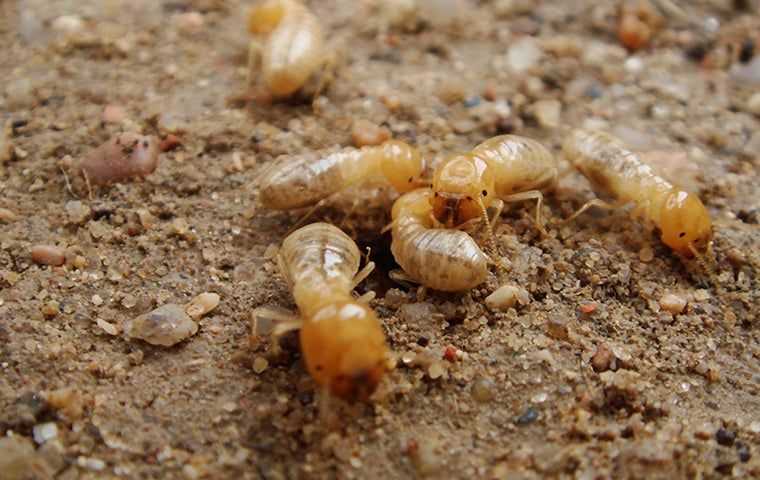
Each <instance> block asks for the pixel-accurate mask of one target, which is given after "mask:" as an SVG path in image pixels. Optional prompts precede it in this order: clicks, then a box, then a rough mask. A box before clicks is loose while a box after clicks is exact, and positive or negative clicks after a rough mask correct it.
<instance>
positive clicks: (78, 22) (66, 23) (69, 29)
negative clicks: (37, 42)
mask: <svg viewBox="0 0 760 480" xmlns="http://www.w3.org/2000/svg"><path fill="white" fill-rule="evenodd" d="M50 26H51V27H52V28H53V30H55V31H56V32H61V33H77V32H80V31H82V29H83V28H84V21H82V18H81V17H79V16H78V15H61V16H60V17H58V18H56V19H55V20H53V21H52V22H51V23H50Z"/></svg>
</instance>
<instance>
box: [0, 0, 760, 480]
mask: <svg viewBox="0 0 760 480" xmlns="http://www.w3.org/2000/svg"><path fill="white" fill-rule="evenodd" d="M380 3H382V2H380ZM403 3H406V2H387V4H384V5H383V7H381V8H380V9H379V10H378V9H375V10H373V9H372V6H371V4H370V2H354V1H350V0H330V1H324V2H316V1H313V2H310V5H311V6H312V7H313V10H314V12H315V13H316V14H317V15H318V17H319V18H320V19H321V21H322V22H323V25H324V27H325V30H326V32H327V34H328V38H329V40H330V42H331V44H332V45H333V48H334V51H335V52H339V55H337V56H336V57H337V61H336V63H335V65H336V67H335V80H334V81H333V82H332V83H331V84H330V86H329V88H328V89H327V90H326V91H325V92H324V95H323V96H321V97H320V98H318V99H317V100H316V102H315V106H314V107H312V105H311V104H310V103H309V102H308V101H297V100H294V101H291V102H285V103H275V104H272V105H266V104H259V103H256V102H254V101H250V99H247V98H246V96H245V95H241V93H242V92H244V91H245V88H244V82H245V70H246V69H245V62H246V51H247V42H248V38H247V34H246V31H245V28H244V20H245V17H244V12H245V7H246V5H245V4H244V3H243V2H239V1H237V0H231V1H222V0H179V1H169V0H162V1H152V0H133V1H126V0H124V1H117V0H86V1H85V0H70V1H66V0H46V1H44V0H19V1H13V0H0V13H1V14H2V15H0V40H2V46H3V48H2V50H0V124H2V125H5V126H6V128H5V130H4V133H3V134H0V193H1V195H0V207H2V208H4V209H6V210H5V211H2V217H1V218H0V372H1V373H0V433H3V434H4V435H5V436H6V437H9V438H5V439H0V441H2V442H4V443H3V444H2V446H3V448H0V465H4V466H5V468H6V469H5V470H4V471H0V478H3V479H4V478H27V477H28V478H50V477H55V478H64V479H75V478H163V479H169V478H272V479H278V478H408V477H414V476H433V477H439V478H489V477H493V478H541V477H567V478H583V479H594V478H719V477H723V476H734V477H740V478H750V477H754V478H760V400H759V398H760V396H759V395H760V368H759V367H758V365H760V363H759V362H760V344H759V343H758V339H759V334H758V321H757V307H758V301H760V294H759V293H758V265H759V264H760V257H759V252H760V231H759V230H758V222H760V213H759V212H760V183H759V182H758V166H760V157H759V156H758V155H759V153H758V152H760V118H759V117H758V115H760V105H757V104H758V100H760V98H758V99H756V100H755V102H754V105H755V106H753V102H752V101H751V98H752V95H753V93H754V94H757V92H758V91H760V90H759V87H758V86H757V84H755V85H754V86H753V85H752V84H750V83H749V82H748V79H747V70H746V69H747V68H749V67H747V65H752V63H751V61H752V58H753V54H754V52H753V51H752V49H751V48H749V47H747V45H748V40H750V39H752V38H753V35H754V36H755V37H754V38H755V41H757V40H758V39H757V32H758V31H760V17H758V15H757V12H758V8H760V6H758V3H757V2H753V1H752V0H749V1H729V0H725V1H721V0H710V1H708V0H695V1H691V2H687V1H683V2H679V1H678V0H672V1H658V2H655V3H657V4H662V5H664V6H665V9H664V10H659V9H658V10H657V12H658V14H659V15H661V17H662V20H663V22H662V26H661V27H659V30H657V31H656V33H655V35H654V38H653V39H652V41H651V44H650V45H649V46H646V47H644V48H642V49H641V50H639V51H637V52H635V53H632V52H627V51H626V50H625V49H624V48H623V47H622V46H621V45H620V43H619V40H618V38H617V11H618V10H617V4H618V2H612V1H603V2H599V1H592V0H572V1H570V0H568V1H562V2H559V1H556V2H552V1H542V2H523V1H520V0H514V1H503V0H499V1H497V0H494V1H480V2H476V1H469V0H452V1H441V0H436V1H431V2H430V5H432V7H430V5H428V6H427V7H426V8H425V9H423V11H422V12H420V13H419V15H418V16H417V17H409V18H407V19H405V20H406V21H403V22H397V21H395V20H394V18H393V15H390V13H392V11H394V9H398V8H401V7H400V5H401V4H403ZM436 5H438V6H440V5H443V7H442V8H435V7H436ZM389 10H390V11H389ZM189 12H198V13H199V14H200V16H198V15H195V14H192V13H191V14H190V15H188V13H189ZM61 16H68V17H63V19H61ZM748 57H749V58H748ZM755 58H757V57H755ZM755 74H756V75H757V72H755ZM558 105H559V106H560V107H561V112H560V115H559V117H558V118H555V117H556V115H555V114H556V107H557V106H558ZM106 107H108V109H107V110H108V114H107V115H105V116H104V110H106ZM753 111H754V113H753ZM360 119H361V120H368V121H370V122H372V123H374V124H377V125H381V124H382V125H385V126H387V128H388V129H389V130H390V131H391V132H392V134H393V136H394V137H396V138H400V139H403V140H406V141H409V142H410V143H413V144H416V145H418V146H419V148H420V149H421V150H422V151H423V152H424V154H425V157H426V158H427V159H428V160H429V161H430V162H431V163H435V162H436V161H439V160H440V159H441V158H443V157H444V156H446V155H448V154H450V153H451V152H456V151H465V150H468V149H470V148H472V147H473V146H474V145H475V144H477V143H478V142H480V141H482V140H484V139H486V138H488V137H490V136H492V135H495V134H498V133H505V132H514V133H518V134H523V135H527V136H531V137H534V138H537V139H539V140H541V141H542V142H544V143H545V144H546V145H547V146H548V147H550V148H551V149H552V150H553V151H554V152H556V153H557V155H558V156H559V155H560V154H559V148H558V147H559V145H560V143H561V140H562V137H563V132H564V131H565V127H568V126H580V125H585V126H587V127H592V128H600V129H606V130H609V131H612V132H614V133H616V134H617V135H619V136H621V137H622V138H624V139H625V140H626V141H627V142H628V143H629V144H631V145H632V146H633V147H635V148H638V149H640V150H642V151H647V152H650V153H651V152H654V154H651V155H650V157H651V158H659V159H660V160H661V162H660V163H665V164H666V165H665V167H666V169H670V171H671V174H673V173H674V174H675V175H676V176H677V178H678V180H679V181H681V182H682V183H684V184H686V185H688V186H689V187H690V188H693V189H695V190H696V191H697V192H698V193H699V195H700V197H701V198H702V199H703V201H704V202H705V204H706V205H707V207H708V208H709V210H710V212H711V214H712V216H713V220H714V224H715V244H714V252H715V257H716V258H715V263H714V264H713V269H714V278H713V279H712V280H711V279H710V278H709V276H707V275H705V274H704V273H703V272H701V271H700V269H699V267H698V265H695V264H694V262H691V263H689V262H682V261H681V260H680V259H679V258H677V257H676V256H675V255H673V254H672V253H671V252H670V251H669V250H668V249H667V248H666V247H665V246H664V245H662V244H661V243H660V242H659V239H658V236H657V235H656V233H654V232H651V231H650V230H648V229H647V228H645V227H644V226H642V225H640V224H638V223H636V222H633V221H631V220H629V218H628V217H627V216H626V213H625V212H615V213H608V212H597V213H590V214H587V215H584V216H583V217H581V218H580V219H579V220H578V221H576V222H574V223H571V224H567V225H563V226H561V227H560V226H558V225H556V224H554V223H552V224H550V226H549V234H548V236H547V237H546V238H541V237H540V236H539V235H538V234H537V232H536V229H535V228H534V226H533V224H532V223H531V220H530V216H531V214H532V212H533V208H534V207H533V204H531V203H526V204H524V205H522V204H517V205H514V206H510V208H509V210H508V211H507V212H506V213H505V214H504V215H503V221H502V222H500V223H499V225H498V228H497V235H498V238H499V244H500V249H501V251H502V252H503V253H504V256H505V257H506V258H508V259H509V261H510V262H511V268H510V270H509V272H508V274H507V275H506V276H505V278H503V279H498V278H497V277H496V275H495V274H493V275H491V277H490V278H489V280H488V281H487V283H485V284H484V285H482V286H481V287H480V288H477V289H475V290H473V291H471V292H467V293H465V294H462V295H453V294H440V293H436V292H427V294H426V295H425V296H424V297H423V296H422V295H419V293H420V292H418V291H417V289H416V288H413V287H411V288H408V287H407V286H403V285H398V284H394V283H392V282H391V281H389V280H388V279H387V274H388V271H389V270H391V269H393V268H396V267H395V266H394V264H393V259H392V257H391V256H390V254H389V253H388V243H389V238H388V237H387V235H386V236H381V235H380V234H379V233H378V232H379V230H380V228H381V227H382V226H383V225H384V223H385V222H386V221H387V218H386V217H384V215H387V211H388V209H389V206H390V205H389V203H388V202H387V201H386V202H379V207H378V208H375V209H374V210H372V211H371V212H369V211H364V209H365V208H369V207H368V206H367V205H369V204H368V203H366V204H365V203H364V200H362V202H361V203H360V204H359V207H358V209H359V210H356V209H355V210H354V211H353V213H351V214H349V215H348V216H347V218H346V213H345V211H346V210H345V208H344V207H343V206H341V205H337V206H333V207H331V208H325V209H323V210H321V211H319V212H318V213H317V214H316V216H315V220H316V219H322V220H325V219H327V220H331V221H335V222H336V223H338V224H339V225H342V226H344V228H345V229H346V230H347V231H348V232H350V233H352V234H354V235H356V236H357V239H358V241H359V243H360V244H361V245H362V246H371V247H373V258H374V259H375V261H376V262H378V264H379V266H380V268H379V269H378V271H377V273H376V274H375V275H373V277H371V278H370V279H369V281H368V282H366V283H365V284H364V285H362V286H361V287H360V288H359V290H360V292H364V291H366V290H368V289H374V290H375V291H377V293H378V299H377V300H376V301H374V302H373V304H372V305H373V306H374V307H375V309H376V311H377V312H378V314H379V316H380V317H381V318H382V321H383V326H384V329H385V331H386V333H387V335H388V339H389V343H390V345H391V348H392V350H393V351H394V352H395V353H396V354H397V356H398V366H397V368H396V369H395V370H394V371H393V372H391V373H390V374H389V375H388V376H387V381H386V382H385V383H384V384H383V385H382V387H381V389H380V391H379V392H378V393H377V399H376V400H375V401H374V402H373V403H371V404H368V405H364V404H359V405H341V404H340V403H339V402H337V401H333V402H331V403H330V404H329V405H328V407H327V413H326V414H323V415H321V414H320V403H319V399H318V395H316V394H315V388H314V384H313V382H312V380H311V379H310V377H309V376H308V374H307V372H306V371H305V369H304V366H303V364H302V362H301V360H300V354H299V350H298V347H297V342H296V341H295V337H293V338H292V339H286V340H285V344H286V345H285V354H283V355H280V356H277V357H272V356H271V355H270V354H269V353H268V341H267V339H266V338H265V337H263V336H257V335H253V334H252V332H251V321H250V320H251V312H252V311H253V309H254V308H256V307H259V306H270V307H279V308H283V309H286V310H291V311H292V310H293V309H294V305H293V303H292V299H291V296H290V292H289V291H288V289H287V286H286V284H285V283H284V281H283V279H282V277H281V276H280V275H279V273H278V272H277V268H276V262H275V260H274V256H275V254H276V248H277V246H278V245H279V244H280V242H281V241H282V239H283V237H284V235H285V234H286V232H287V231H288V230H289V229H290V227H291V226H292V225H293V224H294V222H295V221H296V220H297V219H298V217H299V216H300V213H299V212H296V213H281V212H272V211H266V210H265V209H263V208H261V207H260V206H258V205H257V204H256V191H257V184H256V179H257V176H258V175H259V174H260V173H261V171H262V169H263V168H265V167H266V166H267V165H268V164H269V163H270V162H271V161H272V160H273V159H274V158H276V157H278V156H279V155H283V154H288V155H291V154H292V155H295V154H301V153H304V152H310V151H317V150H322V149H326V148H331V147H334V146H336V145H340V146H348V145H351V128H352V125H353V122H354V121H357V120H360ZM105 120H107V121H105ZM122 131H142V132H144V133H151V134H159V135H160V136H161V137H162V138H165V137H166V136H167V135H169V134H170V133H171V134H173V135H175V136H176V137H177V139H178V140H179V142H180V145H179V147H178V148H176V149H173V150H171V151H167V152H165V153H163V154H162V155H161V163H160V165H159V167H158V169H157V171H156V172H155V173H153V174H152V175H149V176H148V177H147V179H145V181H135V182H127V183H123V184H117V185H113V186H111V187H100V188H96V189H95V190H94V191H93V196H92V199H89V198H88V197H87V195H86V193H84V195H83V196H82V197H81V198H77V197H75V196H74V195H72V193H70V192H69V190H68V189H67V187H66V182H65V177H64V175H63V173H62V172H63V171H66V169H67V168H68V167H70V166H71V165H72V163H73V162H75V161H76V160H77V159H79V158H81V157H82V155H84V154H86V153H87V152H88V151H90V150H91V149H93V148H94V147H96V146H98V145H100V144H102V143H103V142H105V141H106V140H108V139H109V138H110V137H111V136H112V135H115V134H117V133H119V132H122ZM663 159H664V162H663V161H662V160H663ZM562 166H563V167H565V166H566V164H565V163H564V162H563V163H562ZM74 193H78V194H79V195H82V192H81V191H79V192H77V191H76V190H74ZM365 194H366V192H364V193H363V192H361V191H359V192H353V193H352V194H351V195H350V196H349V197H348V199H347V200H346V199H345V198H344V201H345V202H346V203H351V200H352V199H353V198H363V197H361V196H360V195H365ZM592 195H593V194H592V193H591V190H590V188H589V185H588V183H587V182H586V181H585V180H584V179H583V178H582V177H580V176H579V175H578V174H576V173H569V174H567V175H565V176H564V177H563V178H562V179H561V182H560V188H559V189H558V191H557V192H555V194H554V195H550V196H549V197H548V199H547V202H546V205H545V211H544V214H545V215H546V216H547V217H548V218H551V219H558V218H563V217H566V216H568V215H569V214H570V213H571V212H573V211H574V210H575V209H576V208H578V207H579V206H580V205H582V204H583V203H584V202H585V201H587V200H588V199H590V198H592ZM372 198H380V197H372ZM35 245H57V246H60V247H62V248H63V249H65V257H66V264H65V265H63V266H60V267H49V266H44V265H38V264H36V263H34V262H33V261H32V259H31V250H32V247H33V246H35ZM502 282H504V283H514V284H518V285H521V286H523V287H524V288H525V289H527V290H528V292H529V293H530V302H529V304H527V305H525V306H518V307H517V308H516V309H515V308H512V309H509V310H507V311H505V312H498V313H497V312H493V311H491V310H489V309H488V308H487V307H486V306H485V304H484V298H485V297H486V296H487V295H488V294H490V293H491V292H492V291H493V290H494V289H495V288H496V287H498V286H499V284H500V283H502ZM202 292H216V293H218V294H219V295H220V297H221V302H220V304H219V306H218V307H217V308H216V309H215V310H213V311H212V312H210V313H209V314H207V315H206V316H204V317H203V318H202V319H201V320H200V322H199V323H200V328H199V329H198V331H197V333H196V334H194V335H193V336H191V337H190V338H188V339H187V340H186V341H184V342H182V343H180V344H178V345H176V346H173V347H161V346H152V345H149V344H147V343H145V342H142V341H140V340H135V339H128V338H127V337H126V336H125V335H124V334H123V331H124V328H125V325H126V322H127V321H129V320H131V319H134V318H135V317H137V316H138V315H141V314H143V313H146V312H148V311H150V310H152V309H153V308H156V307H157V306H161V305H165V304H168V303H176V304H180V305H182V304H185V303H187V302H188V301H190V300H191V299H192V298H193V297H195V296H196V295H198V294H200V293H202ZM667 294H674V295H676V297H678V298H676V299H672V298H670V299H669V298H667V297H666V295H667ZM664 297H665V298H664ZM682 301H685V302H686V306H685V308H684V309H683V311H682V312H681V313H677V314H675V315H674V314H673V313H669V311H668V310H667V309H664V308H663V306H661V304H663V305H664V306H665V307H667V308H668V309H671V310H673V311H678V310H680V308H679V306H678V304H679V302H682ZM254 333H255V332H254ZM23 437H26V439H28V440H26V439H25V438H23ZM34 437H37V438H36V441H35V439H34ZM32 445H34V448H35V449H36V450H35V449H33V448H32ZM10 461H17V462H21V463H20V464H17V465H21V467H17V468H16V469H15V470H14V469H12V468H10V467H9V466H8V462H10ZM3 462H4V463H3ZM14 471H16V472H18V471H22V472H26V473H25V475H26V476H24V475H20V476H15V474H14V473H12V472H14Z"/></svg>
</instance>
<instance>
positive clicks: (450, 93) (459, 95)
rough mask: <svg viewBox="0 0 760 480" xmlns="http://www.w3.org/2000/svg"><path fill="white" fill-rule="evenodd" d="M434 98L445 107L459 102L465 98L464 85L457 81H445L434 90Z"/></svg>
mask: <svg viewBox="0 0 760 480" xmlns="http://www.w3.org/2000/svg"><path fill="white" fill-rule="evenodd" d="M435 93H436V96H437V97H438V99H439V100H441V101H442V102H443V103H445V104H447V105H452V104H454V103H457V102H461V101H462V100H464V97H465V84H464V83H463V82H461V81H459V80H455V79H447V80H444V81H443V82H441V84H440V85H439V86H438V88H437V89H436V92H435Z"/></svg>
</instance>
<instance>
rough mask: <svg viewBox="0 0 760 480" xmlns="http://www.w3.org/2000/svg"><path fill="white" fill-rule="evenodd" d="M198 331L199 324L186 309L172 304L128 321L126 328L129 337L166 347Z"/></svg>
mask: <svg viewBox="0 0 760 480" xmlns="http://www.w3.org/2000/svg"><path fill="white" fill-rule="evenodd" d="M197 331H198V324H197V323H195V322H194V321H193V320H192V319H191V318H190V317H189V316H188V315H187V314H186V313H185V309H184V308H182V307H181V306H179V305H175V304H171V303H170V304H166V305H163V306H161V307H158V308H156V309H155V310H153V311H151V312H148V313H146V314H143V315H140V316H138V317H136V318H134V319H133V320H130V321H128V322H127V323H126V325H125V327H124V332H125V333H126V334H127V336H129V337H131V338H139V339H141V340H145V341H146V342H148V343H150V344H152V345H161V346H164V347H170V346H172V345H175V344H177V343H179V342H181V341H182V340H185V339H186V338H188V337H190V336H192V335H194V334H195V333H196V332H197Z"/></svg>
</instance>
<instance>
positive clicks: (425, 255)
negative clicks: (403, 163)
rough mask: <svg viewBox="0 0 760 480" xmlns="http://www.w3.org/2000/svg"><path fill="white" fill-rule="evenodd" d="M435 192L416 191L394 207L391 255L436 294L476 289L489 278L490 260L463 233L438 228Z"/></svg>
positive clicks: (400, 199) (405, 270)
mask: <svg viewBox="0 0 760 480" xmlns="http://www.w3.org/2000/svg"><path fill="white" fill-rule="evenodd" d="M432 198H433V192H432V191H431V190H430V189H429V188H424V189H419V190H415V191H413V192H409V193H406V194H404V195H402V196H401V197H399V199H398V200H396V202H395V203H394V204H393V211H392V217H393V223H392V224H391V228H392V236H393V240H392V242H391V252H392V253H393V257H394V258H395V259H396V262H397V263H398V264H399V265H400V266H401V268H402V269H403V270H404V273H405V274H406V275H407V276H408V277H409V278H408V279H409V280H412V281H414V282H416V283H420V284H422V285H424V286H426V287H430V288H433V289H435V290H442V291H448V292H456V291H461V290H469V289H471V288H474V287H476V286H478V285H480V284H481V283H483V281H485V279H486V277H487V276H488V263H489V258H488V257H487V256H486V254H485V253H483V251H482V250H481V249H480V247H478V244H477V242H475V240H473V238H472V237H470V235H468V234H467V233H466V232H463V231H461V230H452V229H445V228H434V225H433V223H434V221H433V217H432V215H431V213H432V202H431V199H432Z"/></svg>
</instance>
